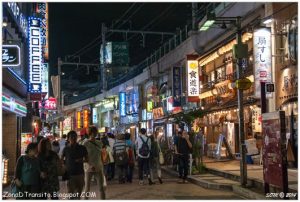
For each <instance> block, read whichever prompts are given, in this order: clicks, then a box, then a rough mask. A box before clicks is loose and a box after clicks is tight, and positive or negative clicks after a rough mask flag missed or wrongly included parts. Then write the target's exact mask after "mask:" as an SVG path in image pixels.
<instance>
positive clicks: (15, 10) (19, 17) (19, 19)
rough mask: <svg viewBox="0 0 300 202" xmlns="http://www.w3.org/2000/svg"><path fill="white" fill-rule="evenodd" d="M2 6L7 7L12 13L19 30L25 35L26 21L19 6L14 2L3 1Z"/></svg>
mask: <svg viewBox="0 0 300 202" xmlns="http://www.w3.org/2000/svg"><path fill="white" fill-rule="evenodd" d="M3 5H4V6H6V7H7V8H8V10H9V11H10V12H11V13H12V15H13V17H14V20H15V21H16V23H17V24H18V26H19V27H20V28H21V31H22V32H23V33H24V35H25V37H27V21H26V17H25V16H24V14H23V13H22V12H21V10H20V7H19V6H18V4H17V3H16V2H7V3H3Z"/></svg>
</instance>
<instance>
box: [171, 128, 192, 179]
mask: <svg viewBox="0 0 300 202" xmlns="http://www.w3.org/2000/svg"><path fill="white" fill-rule="evenodd" d="M178 135H179V137H178V142H177V145H176V147H175V153H176V154H178V156H179V176H180V178H182V179H181V180H180V181H179V182H183V183H186V182H187V181H186V178H187V175H188V166H189V154H190V151H191V149H192V143H191V142H190V140H189V135H188V133H187V132H186V131H185V130H183V131H182V132H181V131H180V132H178Z"/></svg>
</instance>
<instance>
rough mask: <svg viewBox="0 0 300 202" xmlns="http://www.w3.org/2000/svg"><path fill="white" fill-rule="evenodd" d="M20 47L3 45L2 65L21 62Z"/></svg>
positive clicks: (6, 65) (17, 64) (7, 65)
mask: <svg viewBox="0 0 300 202" xmlns="http://www.w3.org/2000/svg"><path fill="white" fill-rule="evenodd" d="M20 58H21V56H20V47H19V46H17V45H2V66H3V67H14V66H19V65H20V64H21V60H20Z"/></svg>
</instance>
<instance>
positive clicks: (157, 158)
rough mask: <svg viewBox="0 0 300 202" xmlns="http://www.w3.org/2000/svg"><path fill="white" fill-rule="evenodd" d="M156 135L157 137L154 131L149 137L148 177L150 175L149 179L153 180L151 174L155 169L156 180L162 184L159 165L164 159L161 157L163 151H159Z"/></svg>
mask: <svg viewBox="0 0 300 202" xmlns="http://www.w3.org/2000/svg"><path fill="white" fill-rule="evenodd" d="M157 137H158V131H155V132H154V135H151V136H150V139H151V153H150V177H151V181H152V182H153V175H154V174H153V171H154V170H155V169H156V172H157V177H158V181H159V183H160V184H162V183H163V181H162V179H161V168H160V165H161V164H163V163H164V159H163V153H162V151H161V148H160V145H159V142H158V139H157ZM153 184H154V182H153Z"/></svg>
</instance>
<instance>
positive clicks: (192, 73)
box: [187, 56, 200, 102]
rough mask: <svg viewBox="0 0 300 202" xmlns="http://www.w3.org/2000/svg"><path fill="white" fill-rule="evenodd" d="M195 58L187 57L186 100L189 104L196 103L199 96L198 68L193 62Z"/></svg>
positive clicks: (195, 61)
mask: <svg viewBox="0 0 300 202" xmlns="http://www.w3.org/2000/svg"><path fill="white" fill-rule="evenodd" d="M193 57H195V56H190V57H189V56H188V60H187V75H188V79H187V82H188V83H187V89H188V100H189V102H198V101H199V94H200V90H199V89H200V85H199V68H198V61H197V60H193V59H191V58H193Z"/></svg>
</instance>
